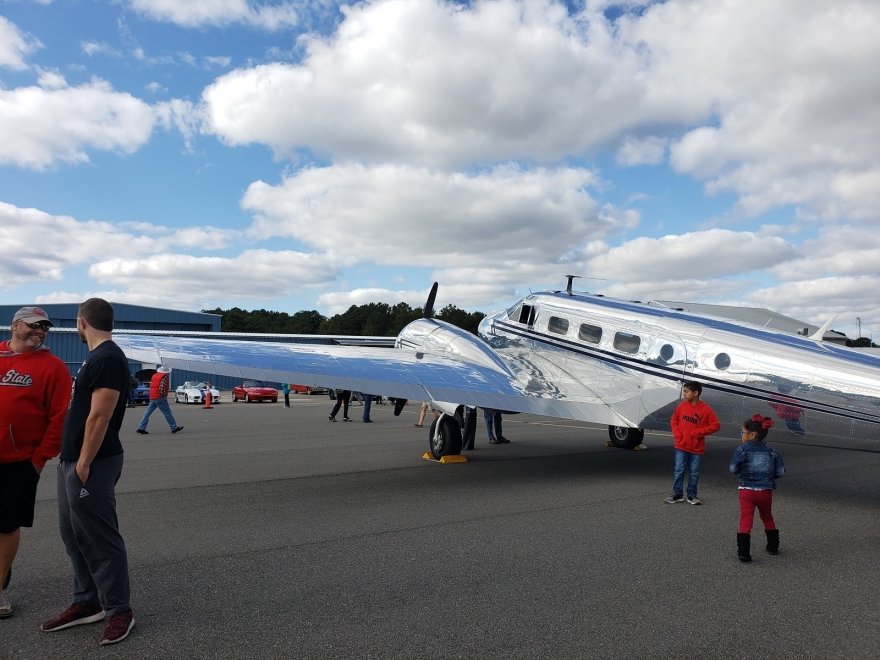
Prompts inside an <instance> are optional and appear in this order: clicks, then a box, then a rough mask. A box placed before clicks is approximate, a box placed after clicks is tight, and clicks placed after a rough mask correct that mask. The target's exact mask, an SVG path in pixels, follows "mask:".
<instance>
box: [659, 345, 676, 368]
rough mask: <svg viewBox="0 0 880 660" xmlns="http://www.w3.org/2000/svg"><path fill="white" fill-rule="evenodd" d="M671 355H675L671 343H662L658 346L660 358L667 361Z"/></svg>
mask: <svg viewBox="0 0 880 660" xmlns="http://www.w3.org/2000/svg"><path fill="white" fill-rule="evenodd" d="M673 355H675V349H674V348H673V347H672V344H663V346H661V347H660V359H661V360H663V361H664V362H667V363H668V362H669V361H670V360H671V359H672V356H673Z"/></svg>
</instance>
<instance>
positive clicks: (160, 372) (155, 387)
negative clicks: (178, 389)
mask: <svg viewBox="0 0 880 660" xmlns="http://www.w3.org/2000/svg"><path fill="white" fill-rule="evenodd" d="M170 383H171V368H170V367H164V366H163V367H159V368H158V369H157V370H156V373H154V374H153V377H152V378H150V405H148V406H147V410H146V411H145V412H144V416H143V417H142V418H141V423H140V424H138V427H137V432H138V433H140V434H141V435H146V434H147V433H149V431H147V423H148V422H149V421H150V415H152V414H153V413H154V412H155V411H156V410H157V409H158V410H161V411H162V414H163V415H165V421H167V422H168V426H169V427H170V428H171V432H172V433H177V432H178V431H182V430H183V427H182V426H178V425H177V422H176V421H174V415H173V414H172V413H171V406H169V405H168V390H169V389H170V387H171V384H170Z"/></svg>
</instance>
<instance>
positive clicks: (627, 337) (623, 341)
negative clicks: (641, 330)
mask: <svg viewBox="0 0 880 660" xmlns="http://www.w3.org/2000/svg"><path fill="white" fill-rule="evenodd" d="M641 343H642V338H641V337H639V336H638V335H631V334H629V333H628V332H618V333H617V334H615V335H614V348H616V349H617V350H618V351H622V352H623V353H638V352H639V346H640V345H641Z"/></svg>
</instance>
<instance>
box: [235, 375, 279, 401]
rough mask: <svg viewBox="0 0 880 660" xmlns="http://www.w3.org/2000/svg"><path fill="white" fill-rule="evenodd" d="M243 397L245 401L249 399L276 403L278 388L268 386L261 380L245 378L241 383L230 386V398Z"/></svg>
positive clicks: (237, 398) (236, 399)
mask: <svg viewBox="0 0 880 660" xmlns="http://www.w3.org/2000/svg"><path fill="white" fill-rule="evenodd" d="M239 399H244V402H245V403H250V402H251V401H271V402H272V403H278V390H276V389H275V388H274V387H269V386H268V385H266V383H264V382H263V381H261V380H246V381H244V382H243V383H242V384H241V385H236V386H235V387H233V388H232V400H233V401H238V400H239Z"/></svg>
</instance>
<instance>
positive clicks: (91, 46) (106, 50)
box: [80, 41, 122, 57]
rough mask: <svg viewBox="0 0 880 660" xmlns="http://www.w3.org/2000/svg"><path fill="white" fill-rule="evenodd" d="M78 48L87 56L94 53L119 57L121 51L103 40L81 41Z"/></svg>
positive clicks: (91, 55) (92, 55)
mask: <svg viewBox="0 0 880 660" xmlns="http://www.w3.org/2000/svg"><path fill="white" fill-rule="evenodd" d="M80 48H82V51H83V52H84V53H85V54H86V55H88V56H89V57H94V56H95V55H109V56H110V57H120V56H121V55H122V53H121V52H120V51H119V50H117V49H116V48H113V47H112V46H110V45H109V44H107V43H106V42H103V41H82V42H80Z"/></svg>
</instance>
